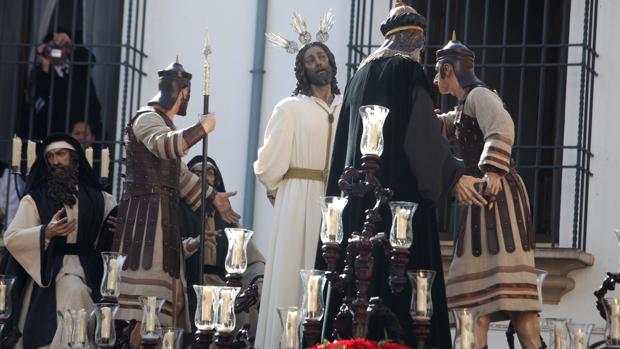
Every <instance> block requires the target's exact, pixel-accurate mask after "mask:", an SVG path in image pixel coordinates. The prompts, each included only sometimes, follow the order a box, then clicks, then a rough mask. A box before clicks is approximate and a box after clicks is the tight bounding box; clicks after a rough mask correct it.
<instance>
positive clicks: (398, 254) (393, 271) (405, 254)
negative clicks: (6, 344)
mask: <svg viewBox="0 0 620 349" xmlns="http://www.w3.org/2000/svg"><path fill="white" fill-rule="evenodd" d="M410 255H411V253H410V252H409V249H408V248H404V247H392V250H391V251H390V253H389V256H390V276H389V277H388V285H390V290H391V291H392V293H394V294H396V293H400V292H402V291H403V290H404V289H405V285H406V284H407V278H406V277H405V276H404V275H405V269H406V267H407V263H409V256H410Z"/></svg>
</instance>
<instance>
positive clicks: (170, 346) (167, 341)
mask: <svg viewBox="0 0 620 349" xmlns="http://www.w3.org/2000/svg"><path fill="white" fill-rule="evenodd" d="M163 349H174V331H171V330H170V331H168V332H166V334H164V340H163Z"/></svg>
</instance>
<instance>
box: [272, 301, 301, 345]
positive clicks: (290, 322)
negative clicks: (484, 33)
mask: <svg viewBox="0 0 620 349" xmlns="http://www.w3.org/2000/svg"><path fill="white" fill-rule="evenodd" d="M278 316H279V317H280V325H282V339H281V340H280V349H298V348H299V323H300V320H301V316H302V313H301V311H300V309H299V307H280V308H278Z"/></svg>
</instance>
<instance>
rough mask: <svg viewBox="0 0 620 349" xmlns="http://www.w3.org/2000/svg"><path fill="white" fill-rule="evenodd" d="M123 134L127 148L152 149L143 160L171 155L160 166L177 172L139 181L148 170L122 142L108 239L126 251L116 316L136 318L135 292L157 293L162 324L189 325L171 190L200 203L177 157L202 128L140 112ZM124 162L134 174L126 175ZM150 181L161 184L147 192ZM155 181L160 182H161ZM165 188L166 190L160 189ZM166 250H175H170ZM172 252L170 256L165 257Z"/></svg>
mask: <svg viewBox="0 0 620 349" xmlns="http://www.w3.org/2000/svg"><path fill="white" fill-rule="evenodd" d="M128 134H129V142H137V143H138V144H134V145H133V147H134V148H133V149H138V147H141V146H143V147H145V148H146V149H147V150H148V152H150V153H151V154H152V155H148V154H147V155H148V156H149V157H150V156H155V157H156V159H153V158H148V159H149V160H148V161H151V162H152V161H155V162H157V161H158V160H161V161H171V160H173V161H176V162H177V165H174V164H173V165H174V166H164V167H162V168H164V169H166V170H169V169H175V170H178V171H179V173H178V174H174V173H171V174H165V173H161V174H156V175H160V176H168V177H166V178H168V180H166V179H161V180H159V181H158V179H155V180H154V179H153V178H146V179H145V180H142V181H141V180H140V176H141V175H142V176H143V177H144V174H145V173H146V176H147V177H148V174H149V173H150V172H149V171H146V170H144V169H140V161H144V160H140V159H130V156H131V152H130V151H129V147H128V158H127V168H128V171H127V172H128V177H127V180H126V182H125V193H124V194H123V197H122V199H121V203H120V205H119V223H118V224H119V228H118V232H117V234H116V236H115V243H114V248H115V250H117V251H122V252H125V253H127V254H128V259H127V262H126V264H125V267H126V269H125V270H123V274H122V278H121V286H120V288H121V294H120V296H119V298H118V301H119V304H120V309H119V311H118V314H117V318H119V319H126V320H130V319H136V320H138V321H140V320H141V319H142V308H141V306H140V302H139V296H157V297H158V298H163V299H165V300H166V301H165V303H164V305H163V307H162V311H161V314H160V316H159V319H160V321H161V323H162V325H164V326H172V325H175V326H177V327H185V328H186V329H189V321H190V319H189V313H188V311H187V307H186V306H185V305H186V304H187V295H186V293H185V290H186V285H185V280H186V279H185V270H184V266H185V263H184V262H183V260H182V258H183V256H182V253H181V251H182V247H181V240H180V236H179V233H178V219H179V218H178V197H177V196H174V195H173V193H178V196H180V197H181V198H182V199H183V200H184V201H185V202H186V203H187V204H188V205H189V206H190V207H191V208H192V209H193V210H196V209H198V207H199V206H200V192H201V182H200V179H199V177H198V176H197V175H195V174H193V173H192V172H190V171H189V170H188V168H187V165H186V164H185V163H183V162H182V161H181V160H180V159H181V157H182V156H184V155H185V154H187V151H188V150H189V148H190V147H191V146H192V145H193V144H195V143H196V142H198V140H200V139H201V138H202V136H203V135H204V131H203V130H202V126H201V125H200V123H197V124H196V125H194V126H191V127H189V128H186V129H181V130H176V128H175V127H174V125H173V124H172V121H171V120H169V119H167V118H165V117H164V116H162V115H159V114H158V113H156V112H144V113H142V114H139V115H138V116H137V117H136V118H135V119H134V120H133V122H132V123H131V124H130V125H129V127H128ZM141 149H142V150H140V149H138V150H140V151H142V152H144V150H143V149H144V148H141ZM136 154H138V152H137V151H136ZM141 154H142V153H141ZM130 166H131V167H133V169H132V174H134V175H135V177H136V178H129V177H130V176H129V168H130ZM144 166H146V164H145V165H144ZM144 166H143V167H144ZM175 178H178V183H176V182H175V183H168V182H170V179H175ZM175 180H176V179H175ZM150 182H154V183H164V184H165V185H163V186H164V187H166V188H167V189H166V188H164V189H165V190H164V191H163V192H157V191H155V192H150V191H148V190H146V189H148V186H149V185H151V184H150ZM153 185H154V186H157V184H153ZM159 186H160V187H162V185H161V184H159ZM128 187H133V188H134V189H133V191H131V190H129V191H128ZM166 192H169V193H170V194H162V193H166ZM212 192H213V189H212V188H211V187H209V188H208V191H207V193H205V195H206V196H209V195H210V194H211V193H212ZM170 195H173V196H170ZM167 224H168V227H166V225H167ZM171 250H173V251H175V252H176V253H171V252H170V251H171ZM172 258H174V259H175V260H172V261H171V259H172ZM178 268H180V270H179V269H178Z"/></svg>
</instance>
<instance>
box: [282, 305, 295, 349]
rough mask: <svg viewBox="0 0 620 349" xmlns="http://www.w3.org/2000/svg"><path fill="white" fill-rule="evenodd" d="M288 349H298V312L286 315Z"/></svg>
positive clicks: (290, 312)
mask: <svg viewBox="0 0 620 349" xmlns="http://www.w3.org/2000/svg"><path fill="white" fill-rule="evenodd" d="M285 330H286V349H297V311H289V312H287V314H286V329H285Z"/></svg>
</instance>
